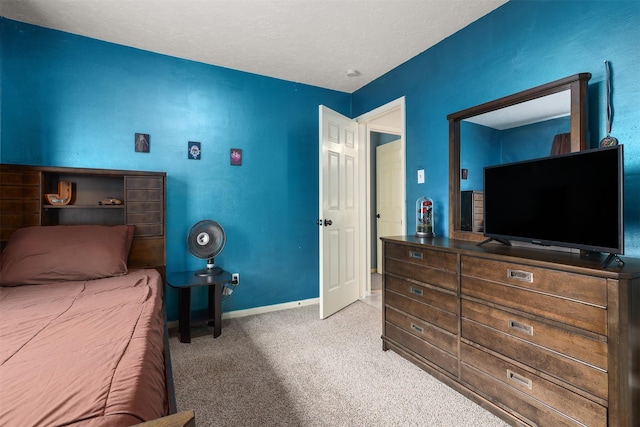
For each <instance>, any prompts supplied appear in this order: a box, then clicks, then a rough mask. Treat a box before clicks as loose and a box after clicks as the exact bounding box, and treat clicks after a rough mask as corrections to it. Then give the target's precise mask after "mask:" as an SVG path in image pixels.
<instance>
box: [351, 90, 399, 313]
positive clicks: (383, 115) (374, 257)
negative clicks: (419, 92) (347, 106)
mask: <svg viewBox="0 0 640 427" xmlns="http://www.w3.org/2000/svg"><path fill="white" fill-rule="evenodd" d="M404 101H405V100H404V97H403V98H399V99H397V100H395V101H392V102H390V103H388V104H385V105H383V106H381V107H379V108H376V109H375V110H373V111H370V112H369V113H366V114H363V115H362V116H359V117H358V118H357V121H358V123H359V134H360V135H361V137H360V138H361V139H360V140H361V142H362V144H363V146H364V147H365V150H364V151H365V153H364V156H365V157H366V158H365V159H364V161H363V162H362V163H361V164H364V165H365V169H366V171H365V175H366V176H365V178H364V180H365V182H366V186H367V188H366V192H365V194H366V202H365V203H364V206H365V210H366V224H367V227H366V232H365V233H364V235H365V238H363V240H365V239H366V244H365V245H366V251H365V252H366V255H365V256H366V259H365V260H364V262H366V263H367V266H368V268H367V272H368V274H367V275H366V278H367V280H366V283H363V286H362V289H361V297H364V299H365V302H369V303H371V304H372V305H377V306H380V307H381V284H382V280H381V275H380V273H381V271H379V270H380V269H381V266H380V265H379V264H380V259H381V254H380V247H379V245H378V242H379V237H380V233H381V232H382V233H385V231H383V230H389V229H388V228H385V227H386V226H387V225H388V224H386V221H389V220H390V219H391V220H392V222H394V223H395V225H394V226H392V230H394V231H392V232H391V233H392V234H385V235H398V234H406V155H405V153H406V144H405V137H404V135H405V110H404V109H405V102H404ZM392 145H396V147H395V148H393V149H392V150H390V151H394V154H393V156H392V157H393V158H394V159H396V160H393V161H392V163H393V164H392V165H390V164H389V162H387V164H386V166H385V165H382V168H384V170H381V167H380V162H379V160H380V159H379V153H380V147H383V146H387V148H388V147H391V146H392ZM386 151H389V150H386ZM377 153H378V154H377ZM383 156H384V157H386V158H388V154H383ZM381 182H382V183H383V184H385V185H384V187H385V188H384V192H383V193H385V194H384V195H382V197H383V198H385V200H386V201H387V202H390V203H387V204H388V205H391V207H392V211H393V212H391V211H390V210H388V209H387V210H385V211H380V203H379V202H380V200H379V199H380V190H381V185H380V183H381ZM390 182H391V185H387V184H389V183H390ZM390 216H392V217H393V218H390ZM394 227H395V228H394Z"/></svg>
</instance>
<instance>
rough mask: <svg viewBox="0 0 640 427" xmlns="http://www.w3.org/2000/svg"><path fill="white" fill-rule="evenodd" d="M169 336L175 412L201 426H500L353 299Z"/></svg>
mask: <svg viewBox="0 0 640 427" xmlns="http://www.w3.org/2000/svg"><path fill="white" fill-rule="evenodd" d="M210 334H211V328H209V327H206V326H205V327H201V328H196V329H194V330H193V338H192V342H191V344H183V343H180V342H179V340H178V338H177V337H176V336H172V337H171V339H170V346H171V358H172V366H173V375H174V381H175V391H176V399H177V403H178V409H179V410H186V409H194V410H195V413H196V422H197V425H198V426H400V425H402V426H478V427H480V426H482V427H487V426H500V427H503V426H506V425H507V424H505V423H504V422H502V421H501V420H500V419H498V418H497V417H495V416H494V415H493V414H491V413H489V412H488V411H486V410H484V409H483V408H481V407H480V406H479V405H477V404H475V403H473V402H472V401H470V400H468V399H467V398H465V397H464V396H462V395H461V394H459V393H457V392H456V391H454V390H453V389H451V388H449V387H448V386H446V385H444V384H442V383H441V382H439V381H437V380H436V379H434V378H433V377H431V376H430V375H429V374H427V373H426V372H425V371H423V370H421V369H419V368H418V367H416V366H415V365H413V364H411V363H410V362H408V361H407V360H405V359H404V358H402V357H401V356H399V355H398V354H396V353H394V352H392V351H382V341H381V339H380V335H381V314H380V310H378V309H376V308H374V307H372V306H370V305H367V304H365V303H363V302H360V301H357V302H355V303H353V304H351V305H350V306H348V307H347V308H345V309H343V310H341V311H340V312H338V313H336V314H334V315H333V316H331V317H329V318H328V319H325V320H319V319H318V306H317V305H312V306H306V307H300V308H295V309H291V310H283V311H278V312H273V313H266V314H258V315H254V316H247V317H242V318H235V319H226V320H224V321H223V325H222V335H221V336H220V337H218V338H216V339H213V338H212V336H211V335H210Z"/></svg>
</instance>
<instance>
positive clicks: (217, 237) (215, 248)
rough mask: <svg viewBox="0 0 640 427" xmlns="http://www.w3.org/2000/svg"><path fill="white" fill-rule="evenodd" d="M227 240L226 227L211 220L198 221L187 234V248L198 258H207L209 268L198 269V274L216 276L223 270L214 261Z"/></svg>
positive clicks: (196, 273)
mask: <svg viewBox="0 0 640 427" xmlns="http://www.w3.org/2000/svg"><path fill="white" fill-rule="evenodd" d="M226 242H227V237H226V235H225V233H224V229H223V228H222V226H221V225H220V224H218V223H217V222H215V221H211V220H203V221H200V222H198V223H196V224H195V225H194V226H193V227H191V230H189V235H188V236H187V249H189V252H191V254H192V255H193V256H195V257H197V258H202V259H206V260H207V268H203V269H201V270H198V271H196V272H195V273H194V274H195V275H196V276H215V275H217V274H220V273H221V272H222V269H221V268H220V267H215V266H214V263H213V259H214V257H216V256H217V255H218V254H219V253H220V252H222V249H223V248H224V245H225V243H226Z"/></svg>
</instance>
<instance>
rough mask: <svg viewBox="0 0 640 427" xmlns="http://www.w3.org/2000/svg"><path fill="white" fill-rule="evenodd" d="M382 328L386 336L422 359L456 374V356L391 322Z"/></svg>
mask: <svg viewBox="0 0 640 427" xmlns="http://www.w3.org/2000/svg"><path fill="white" fill-rule="evenodd" d="M384 329H385V337H386V338H389V339H390V340H392V341H395V342H396V343H398V344H400V345H402V346H403V347H405V348H406V349H408V350H411V351H412V352H414V353H416V354H417V355H419V356H420V357H422V358H423V359H425V360H428V361H429V362H431V363H432V364H434V365H437V366H439V367H440V368H442V369H444V370H445V371H447V372H449V373H450V374H451V375H455V376H457V375H458V358H457V357H455V356H452V355H451V354H449V353H447V352H446V351H444V350H442V349H440V348H438V347H436V346H434V345H433V344H430V343H428V342H427V341H424V340H422V339H420V338H418V337H416V336H414V335H412V334H410V333H409V332H407V331H405V330H404V329H401V328H399V327H397V326H396V325H394V324H392V323H389V322H386V323H385V325H384Z"/></svg>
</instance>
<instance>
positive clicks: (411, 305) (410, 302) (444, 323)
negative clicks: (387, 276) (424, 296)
mask: <svg viewBox="0 0 640 427" xmlns="http://www.w3.org/2000/svg"><path fill="white" fill-rule="evenodd" d="M384 303H385V305H388V306H391V307H394V308H396V309H398V310H400V311H403V312H405V313H407V314H410V315H412V316H415V317H417V318H419V319H422V320H424V321H426V322H429V323H433V324H434V325H436V326H438V327H440V328H442V329H444V330H447V331H449V332H451V333H453V334H457V333H458V316H457V315H456V314H455V313H452V312H450V311H446V310H442V309H440V308H438V307H435V306H432V305H428V304H425V303H422V302H420V301H418V300H416V299H413V298H409V297H406V296H404V295H401V294H398V293H396V292H393V291H390V290H387V289H385V293H384Z"/></svg>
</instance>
